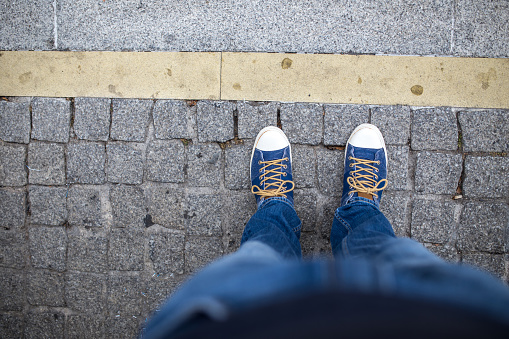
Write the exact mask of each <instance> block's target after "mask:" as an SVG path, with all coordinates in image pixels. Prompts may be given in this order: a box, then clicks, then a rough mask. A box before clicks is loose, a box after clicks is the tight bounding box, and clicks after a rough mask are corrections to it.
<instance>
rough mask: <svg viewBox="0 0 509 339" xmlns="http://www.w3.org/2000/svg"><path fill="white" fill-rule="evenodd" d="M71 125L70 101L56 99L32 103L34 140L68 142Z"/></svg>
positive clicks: (39, 99)
mask: <svg viewBox="0 0 509 339" xmlns="http://www.w3.org/2000/svg"><path fill="white" fill-rule="evenodd" d="M70 123H71V102H70V101H68V100H65V99H55V98H35V99H34V100H33V101H32V139H37V140H44V141H54V142H68V141H69V126H70Z"/></svg>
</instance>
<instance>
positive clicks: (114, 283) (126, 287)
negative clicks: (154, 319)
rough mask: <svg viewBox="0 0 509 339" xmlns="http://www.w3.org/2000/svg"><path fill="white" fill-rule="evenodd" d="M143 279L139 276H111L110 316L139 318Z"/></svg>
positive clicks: (109, 281) (109, 292) (109, 289)
mask: <svg viewBox="0 0 509 339" xmlns="http://www.w3.org/2000/svg"><path fill="white" fill-rule="evenodd" d="M143 282H144V281H143V279H141V278H140V277H139V276H138V275H134V276H124V275H110V277H109V279H108V293H107V294H108V310H109V314H110V316H116V315H122V316H130V317H132V316H139V315H140V314H141V293H140V291H143V290H144V289H145V288H144V287H143V285H142V284H143Z"/></svg>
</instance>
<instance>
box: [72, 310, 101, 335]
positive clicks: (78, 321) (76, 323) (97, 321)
mask: <svg viewBox="0 0 509 339" xmlns="http://www.w3.org/2000/svg"><path fill="white" fill-rule="evenodd" d="M104 335H105V334H104V317H103V316H102V315H88V314H85V315H81V314H80V315H69V316H67V323H66V326H65V336H66V338H69V339H78V338H79V339H85V338H97V339H102V338H105V336H104Z"/></svg>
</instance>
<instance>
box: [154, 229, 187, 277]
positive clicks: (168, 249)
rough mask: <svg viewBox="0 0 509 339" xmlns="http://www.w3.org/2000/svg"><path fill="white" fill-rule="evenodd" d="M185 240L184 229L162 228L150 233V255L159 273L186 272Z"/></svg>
mask: <svg viewBox="0 0 509 339" xmlns="http://www.w3.org/2000/svg"><path fill="white" fill-rule="evenodd" d="M184 241H185V234H184V232H182V231H175V230H164V231H163V230H161V231H158V232H156V233H152V234H150V235H149V257H150V260H151V261H152V263H153V264H154V270H155V271H156V273H157V274H166V273H178V274H182V273H184Z"/></svg>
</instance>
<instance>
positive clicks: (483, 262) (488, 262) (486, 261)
mask: <svg viewBox="0 0 509 339" xmlns="http://www.w3.org/2000/svg"><path fill="white" fill-rule="evenodd" d="M462 262H463V263H466V264H470V265H474V266H475V267H477V268H480V269H482V270H485V271H488V272H489V273H491V274H493V275H494V276H497V277H499V278H501V279H502V278H503V277H504V275H505V261H504V255H502V254H490V253H464V254H463V261H462Z"/></svg>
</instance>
